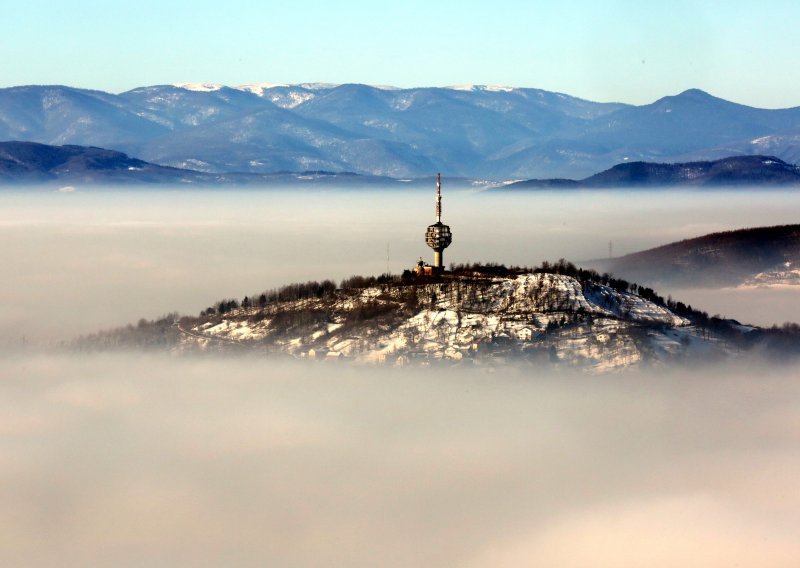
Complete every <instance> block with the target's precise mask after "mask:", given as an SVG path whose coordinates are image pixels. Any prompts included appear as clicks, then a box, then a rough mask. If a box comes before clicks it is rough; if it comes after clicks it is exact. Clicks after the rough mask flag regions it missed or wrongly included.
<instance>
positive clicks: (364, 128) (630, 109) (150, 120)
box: [0, 83, 800, 180]
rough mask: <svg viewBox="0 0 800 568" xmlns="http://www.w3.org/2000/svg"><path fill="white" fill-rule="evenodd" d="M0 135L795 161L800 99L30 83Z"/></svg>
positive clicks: (189, 164) (404, 170) (263, 163)
mask: <svg viewBox="0 0 800 568" xmlns="http://www.w3.org/2000/svg"><path fill="white" fill-rule="evenodd" d="M0 140H24V141H32V142H39V143H44V144H52V145H64V144H71V145H83V146H97V147H104V148H114V149H116V150H119V151H121V152H124V153H126V154H128V155H132V156H138V157H139V158H141V159H142V160H145V161H148V162H151V163H155V164H160V165H164V166H172V167H180V168H188V169H193V170H197V171H202V172H207V173H230V172H249V173H258V174H264V173H274V172H278V171H305V170H325V171H352V172H356V173H360V174H370V175H380V176H389V177H395V178H400V177H418V176H421V175H429V174H430V173H431V172H435V171H443V172H444V171H446V172H449V175H452V176H457V177H469V178H475V179H495V180H504V179H528V178H573V179H574V178H581V177H584V176H589V175H591V174H592V173H594V172H598V171H602V170H604V169H607V168H609V167H611V166H613V165H614V164H618V163H621V162H626V161H628V162H638V161H645V162H690V161H701V160H715V159H719V158H723V157H728V156H732V155H752V154H769V155H773V156H776V157H777V158H779V159H782V160H784V161H787V162H793V161H797V160H800V108H790V109H780V110H767V109H757V108H753V107H748V106H744V105H739V104H735V103H732V102H729V101H725V100H723V99H719V98H716V97H713V96H711V95H709V94H707V93H704V92H702V91H699V90H689V91H685V92H683V93H680V94H678V95H675V96H669V97H664V98H662V99H659V100H658V101H655V102H654V103H651V104H649V105H642V106H634V105H627V104H622V103H597V102H592V101H587V100H583V99H580V98H576V97H572V96H569V95H566V94H563V93H553V92H549V91H544V90H540V89H526V88H510V87H497V86H480V85H465V86H459V87H450V88H410V89H398V88H391V87H380V86H368V85H359V84H342V85H326V84H312V83H308V84H302V85H279V84H264V83H252V84H249V85H241V86H239V87H235V88H231V87H226V86H222V85H216V84H189V85H182V86H175V85H155V86H146V87H139V88H136V89H133V90H131V91H127V92H124V93H120V94H111V93H105V92H102V91H97V90H89V89H76V88H71V87H64V86H58V85H55V86H22V87H11V88H5V89H0Z"/></svg>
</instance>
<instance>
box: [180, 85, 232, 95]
mask: <svg viewBox="0 0 800 568" xmlns="http://www.w3.org/2000/svg"><path fill="white" fill-rule="evenodd" d="M174 86H175V87H178V88H180V89H186V90H187V91H198V92H200V93H210V92H213V91H219V90H220V89H221V88H223V87H224V86H225V85H221V84H220V83H175V85H174Z"/></svg>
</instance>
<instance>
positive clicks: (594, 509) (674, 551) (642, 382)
mask: <svg viewBox="0 0 800 568" xmlns="http://www.w3.org/2000/svg"><path fill="white" fill-rule="evenodd" d="M798 370H799V369H798V368H796V367H794V368H756V367H753V368H748V369H741V368H739V369H736V370H733V369H731V368H727V367H724V368H706V369H703V370H700V371H697V372H686V371H681V372H677V371H672V372H650V373H636V374H623V375H615V376H606V377H601V378H598V377H585V376H572V375H563V374H559V375H553V374H544V373H537V372H535V371H531V370H530V369H527V370H524V371H523V370H517V369H513V368H511V369H506V370H504V371H499V370H497V371H495V372H488V371H485V370H468V371H465V370H453V369H450V370H438V369H435V368H431V369H413V370H395V369H372V368H366V369H365V368H360V369H356V368H352V367H349V366H337V365H324V364H322V365H314V364H291V363H283V362H276V361H272V360H267V359H259V358H243V359H227V358H213V357H200V358H171V357H168V356H142V355H119V354H117V355H104V356H93V357H84V358H81V357H73V356H52V355H41V356H29V357H24V358H23V357H20V358H11V359H8V358H7V359H6V360H5V361H4V364H3V370H2V371H1V372H0V373H2V381H0V434H1V435H0V502H2V503H3V507H1V508H0V564H2V565H8V566H53V565H58V566H66V567H70V566H98V565H106V566H107V565H113V566H142V565H148V566H177V565H191V566H223V565H224V566H265V565H271V566H320V565H325V566H348V567H350V566H475V567H477V566H492V567H495V566H561V567H572V566H575V567H582V566H592V567H598V566H615V567H618V566H644V565H646V566H651V567H659V566H665V567H668V566H669V567H672V566H677V565H699V566H704V567H709V566H710V567H715V566H719V567H723V566H724V567H728V566H731V565H738V566H758V567H759V568H761V567H765V566H769V567H772V566H775V567H778V566H786V567H789V566H795V565H796V560H797V558H798V557H800V543H798V541H797V538H796V536H797V534H798V532H800V492H798V491H797V487H798V485H797V479H800V456H798V453H797V447H798V446H799V445H800V421H798V416H800V383H799V382H798V381H797V380H796V377H797V376H798Z"/></svg>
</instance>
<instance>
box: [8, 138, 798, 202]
mask: <svg viewBox="0 0 800 568" xmlns="http://www.w3.org/2000/svg"><path fill="white" fill-rule="evenodd" d="M420 179H425V178H417V179H415V180H411V179H404V180H400V179H394V178H389V177H379V176H369V175H360V174H354V173H352V172H329V171H324V170H312V171H303V172H276V173H272V174H255V173H246V172H230V173H220V174H216V173H207V172H199V171H195V170H191V169H185V168H173V167H165V166H159V165H157V164H152V163H150V162H146V161H144V160H140V159H137V158H131V157H129V156H128V155H127V154H124V153H122V152H117V151H115V150H107V149H104V148H96V147H93V146H77V145H69V144H68V145H64V146H50V145H46V144H39V143H36V142H18V141H12V142H0V183H6V184H8V183H23V184H24V183H39V182H41V183H46V182H51V181H64V182H81V183H89V184H91V183H132V184H136V183H168V184H169V183H171V184H176V183H181V184H199V185H209V186H214V185H224V184H269V183H273V182H291V181H303V182H304V183H307V182H308V181H309V180H311V181H312V182H319V181H325V182H335V183H338V184H341V185H353V184H360V185H366V184H369V185H373V186H374V185H387V184H388V185H398V184H401V183H402V184H404V185H405V186H406V187H409V183H408V182H412V181H419V180H420ZM450 179H451V181H452V182H455V183H456V184H457V185H461V184H468V185H469V186H471V187H474V185H475V184H478V183H485V184H486V185H487V186H488V187H489V188H491V190H492V191H514V190H517V191H519V190H525V189H530V188H533V189H575V188H597V187H616V188H619V187H635V186H665V187H672V186H676V185H677V186H681V185H737V184H760V185H787V184H800V168H798V167H797V166H792V165H790V164H787V163H785V162H783V161H781V160H778V159H777V158H774V157H769V156H741V157H733V158H726V159H724V160H717V161H715V162H697V163H691V164H647V163H642V162H636V163H632V164H631V163H627V164H618V165H616V166H614V167H613V168H611V169H609V170H606V171H605V172H601V173H599V174H595V175H593V176H590V177H589V178H587V179H586V180H582V181H575V180H569V179H551V180H529V181H527V182H517V183H513V184H508V185H505V184H504V185H499V186H494V187H492V184H491V183H489V182H479V181H476V180H467V179H456V178H450ZM412 185H413V184H412Z"/></svg>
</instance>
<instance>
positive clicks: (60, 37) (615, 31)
mask: <svg viewBox="0 0 800 568" xmlns="http://www.w3.org/2000/svg"><path fill="white" fill-rule="evenodd" d="M3 21H4V24H5V25H4V26H3V34H2V37H0V87H9V86H14V85H24V84H66V85H70V86H75V87H84V88H95V89H101V90H105V91H110V92H122V91H125V90H128V89H131V88H134V87H138V86H143V85H153V84H171V83H179V82H217V83H223V84H227V85H240V84H245V83H256V82H272V83H301V82H329V83H367V84H381V85H395V86H399V87H428V86H447V85H460V84H489V85H506V86H514V87H536V88H542V89H547V90H552V91H558V92H564V93H568V94H571V95H574V96H579V97H583V98H587V99H590V100H596V101H620V102H627V103H633V104H645V103H649V102H652V101H654V100H656V99H658V98H660V97H662V96H666V95H673V94H677V93H679V92H682V91H684V90H686V89H689V88H700V89H703V90H706V91H708V92H710V93H712V94H713V95H716V96H719V97H722V98H726V99H728V100H733V101H736V102H740V103H743V104H749V105H753V106H760V107H765V108H781V107H788V106H798V105H800V74H798V73H796V72H794V71H793V69H794V66H795V64H796V61H797V59H798V55H800V44H798V43H797V42H796V41H795V39H796V23H797V22H798V21H800V3H798V2H795V1H789V0H773V1H772V2H770V3H769V5H768V7H767V6H766V5H763V4H759V3H755V2H751V1H740V0H730V1H722V0H720V1H685V0H674V1H672V2H651V1H642V0H639V1H627V0H608V1H606V2H596V1H593V0H572V1H568V0H565V1H563V2H552V1H546V2H542V1H531V0H527V1H502V0H500V1H495V2H485V1H477V0H462V1H461V2H458V3H455V2H443V1H432V0H427V1H419V0H408V1H405V2H375V1H374V0H373V1H370V2H367V1H362V0H340V1H339V2H319V1H316V0H309V1H306V2H302V3H301V2H285V1H282V2H272V1H260V2H258V1H254V0H227V1H225V2H219V1H218V0H213V1H210V0H193V1H192V2H180V1H172V2H168V1H164V0H160V1H153V0H140V1H139V2H108V1H102V2H101V1H99V0H73V1H71V2H63V3H54V2H52V0H28V1H27V2H14V3H11V4H10V5H9V6H4V8H3Z"/></svg>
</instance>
